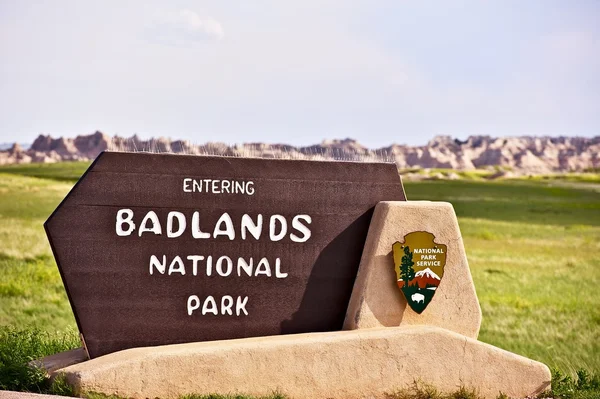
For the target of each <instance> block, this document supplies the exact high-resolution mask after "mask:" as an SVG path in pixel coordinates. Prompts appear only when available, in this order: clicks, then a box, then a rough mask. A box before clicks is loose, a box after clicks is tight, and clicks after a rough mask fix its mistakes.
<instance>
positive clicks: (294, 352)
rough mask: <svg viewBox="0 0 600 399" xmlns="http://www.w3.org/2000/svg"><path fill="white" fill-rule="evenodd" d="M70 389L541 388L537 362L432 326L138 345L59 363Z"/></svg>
mask: <svg viewBox="0 0 600 399" xmlns="http://www.w3.org/2000/svg"><path fill="white" fill-rule="evenodd" d="M56 373H64V374H65V376H66V377H67V380H68V381H69V382H70V383H71V384H73V385H74V387H75V389H76V391H78V392H86V391H95V392H100V393H104V394H107V395H110V394H117V395H119V396H124V397H133V398H154V397H160V398H165V399H166V398H176V397H178V396H179V395H182V394H190V393H197V394H208V393H220V394H227V393H245V394H251V395H265V394H270V393H272V392H273V391H279V392H281V393H284V394H286V395H289V396H290V397H292V398H332V399H333V398H344V399H348V398H383V397H385V394H386V393H391V392H394V391H396V390H397V389H400V388H404V387H406V386H408V385H410V384H412V383H413V381H414V380H421V381H423V382H426V383H431V384H433V385H434V386H435V387H437V388H438V389H441V390H444V391H450V390H455V389H457V388H459V387H460V386H466V387H475V388H477V389H478V390H479V392H480V394H481V395H483V396H484V397H486V398H494V399H495V398H496V397H497V395H498V394H499V392H504V393H506V394H507V395H509V396H511V397H523V396H526V395H532V394H536V393H538V392H541V391H543V390H545V389H546V388H547V387H549V384H550V371H549V370H548V368H547V367H546V366H545V365H543V364H542V363H538V362H535V361H533V360H530V359H526V358H524V357H521V356H518V355H515V354H513V353H510V352H507V351H504V350H502V349H499V348H496V347H493V346H491V345H488V344H484V343H482V342H478V341H476V340H474V339H471V338H467V337H464V336H462V335H460V334H457V333H454V332H452V331H449V330H445V329H442V328H439V327H432V326H405V327H388V328H376V329H363V330H354V331H339V332H329V333H312V334H298V335H284V336H273V337H260V338H246V339H237V340H229V341H216V342H200V343H190V344H181V345H169V346H159V347H146V348H135V349H129V350H124V351H121V352H116V353H112V354H109V355H106V356H102V357H99V358H96V359H93V360H89V361H86V362H83V363H80V364H76V365H73V366H69V367H66V368H64V369H61V370H58V371H57V372H56Z"/></svg>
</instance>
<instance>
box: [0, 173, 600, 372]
mask: <svg viewBox="0 0 600 399" xmlns="http://www.w3.org/2000/svg"><path fill="white" fill-rule="evenodd" d="M85 166H87V164H85V163H68V164H54V165H26V166H20V167H0V326H2V325H4V326H6V325H13V326H15V325H18V326H20V327H26V326H34V327H39V328H41V329H42V330H44V331H50V332H55V331H64V330H65V329H66V328H72V329H74V328H75V321H74V318H73V315H72V312H71V309H70V306H69V304H68V301H67V297H66V294H65V293H64V289H63V286H62V282H61V280H60V276H59V274H58V271H57V269H56V265H55V263H54V260H53V258H52V256H51V252H50V248H49V246H48V244H47V239H46V236H45V234H44V231H43V227H42V225H43V222H44V220H45V219H46V218H47V217H48V216H49V215H50V213H51V212H52V211H53V210H54V208H55V207H56V206H57V205H58V203H59V202H60V201H61V200H62V198H63V197H64V196H65V195H66V193H67V192H68V190H69V189H70V188H71V187H72V185H73V183H74V181H75V180H73V179H72V178H73V176H78V175H79V174H81V173H83V171H84V170H85ZM36 168H37V169H39V170H36ZM78 168H79V169H78ZM31 176H43V177H44V178H36V177H31ZM69 176H71V177H70V178H69V179H71V180H70V181H67V180H69V179H67V178H68V177H69ZM598 187H600V186H598V185H597V184H589V182H584V183H579V182H576V181H570V182H565V181H561V182H557V181H553V180H543V179H541V180H539V181H538V180H536V179H531V181H529V180H516V181H513V180H504V181H492V182H489V181H485V180H481V179H480V180H477V179H474V180H466V179H465V180H458V181H443V180H441V181H422V182H406V183H405V188H406V192H407V195H408V198H409V199H410V200H417V199H426V200H444V201H450V202H452V203H453V205H454V207H455V210H456V213H457V215H458V218H459V223H460V226H461V230H462V234H463V239H464V241H465V245H466V250H467V255H468V259H469V264H470V267H471V271H472V274H473V279H474V281H475V286H476V289H477V293H478V297H479V301H480V303H481V307H482V311H483V324H482V328H481V332H480V339H481V340H482V341H484V342H488V343H490V344H492V345H495V346H498V347H501V348H504V349H507V350H510V351H513V352H516V353H519V354H521V355H524V356H527V357H530V358H532V359H535V360H539V361H542V362H544V363H546V364H547V365H549V366H550V367H552V368H556V369H558V370H561V372H563V373H565V374H568V375H571V376H574V375H575V372H576V370H578V369H588V370H590V371H592V372H594V373H595V374H599V372H600V346H599V343H600V306H599V305H600V290H598V286H599V283H600V190H599V189H598Z"/></svg>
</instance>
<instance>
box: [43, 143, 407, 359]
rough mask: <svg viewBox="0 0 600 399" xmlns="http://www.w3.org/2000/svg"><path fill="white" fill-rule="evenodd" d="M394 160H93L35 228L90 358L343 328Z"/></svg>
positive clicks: (391, 190) (395, 194) (397, 186)
mask: <svg viewBox="0 0 600 399" xmlns="http://www.w3.org/2000/svg"><path fill="white" fill-rule="evenodd" d="M404 199H405V196H404V191H403V189H402V184H401V182H400V178H399V176H398V173H397V171H396V168H395V165H393V164H375V163H353V162H316V161H300V160H298V161H296V160H275V159H272V160H267V159H247V158H228V157H199V156H185V155H169V154H148V153H115V152H105V153H102V154H100V156H99V157H98V158H97V159H96V161H95V162H94V163H93V164H92V166H90V168H89V169H88V171H87V172H86V173H85V174H84V176H83V177H82V178H81V179H80V180H79V182H78V183H77V184H76V185H75V187H74V188H73V189H72V190H71V192H70V193H69V195H68V196H67V197H66V198H65V199H64V200H63V202H62V203H61V204H60V205H59V207H58V208H57V209H56V210H55V211H54V213H53V214H52V215H51V216H50V218H49V219H48V220H47V221H46V223H45V228H46V232H47V234H48V238H49V240H50V244H51V246H52V250H53V252H54V256H55V258H56V262H57V263H58V267H59V269H60V273H61V276H62V278H63V282H64V285H65V288H66V290H67V294H68V296H69V300H70V302H71V306H72V308H73V311H74V313H75V318H76V320H77V324H78V327H79V330H80V332H81V334H82V337H83V339H84V341H85V344H86V347H87V350H88V353H89V356H90V357H91V358H94V357H97V356H101V355H104V354H107V353H110V352H115V351H118V350H121V349H126V348H131V347H138V346H151V345H163V344H172V343H183V342H193V341H209V340H220V339H231V338H241V337H253V336H265V335H275V334H290V333H300V332H316V331H332V330H339V329H341V327H342V323H343V320H344V315H345V312H346V308H347V305H348V301H349V298H350V294H351V290H352V286H353V284H354V279H355V277H356V272H357V269H358V264H359V261H360V257H361V253H362V249H363V245H364V241H365V238H366V235H367V230H368V228H369V222H370V219H371V214H372V211H373V207H374V206H375V204H377V202H379V201H382V200H404Z"/></svg>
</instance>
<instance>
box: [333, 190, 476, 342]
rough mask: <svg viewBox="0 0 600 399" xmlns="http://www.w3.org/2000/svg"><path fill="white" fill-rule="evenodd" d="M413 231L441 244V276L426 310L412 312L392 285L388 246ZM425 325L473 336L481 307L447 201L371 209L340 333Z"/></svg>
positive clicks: (474, 335) (457, 229) (400, 204)
mask: <svg viewBox="0 0 600 399" xmlns="http://www.w3.org/2000/svg"><path fill="white" fill-rule="evenodd" d="M414 231H427V232H429V233H433V235H434V236H435V241H436V243H441V244H444V245H446V246H447V256H446V265H445V266H444V276H443V278H442V280H441V282H440V285H439V287H438V288H437V291H436V293H435V295H434V297H433V299H432V301H431V303H430V304H429V305H428V306H427V308H426V309H425V310H424V311H423V313H421V314H417V313H415V312H414V311H412V310H411V309H410V307H408V306H407V303H406V299H405V298H404V295H403V294H402V292H401V291H400V289H398V285H397V284H396V274H395V272H394V260H393V257H392V245H393V244H394V243H395V242H397V241H402V239H403V237H404V236H405V235H406V234H408V233H411V232H414ZM413 324H426V325H431V326H438V327H442V328H446V329H448V330H451V331H455V332H457V333H459V334H462V335H464V336H466V337H470V338H475V339H476V338H477V335H478V333H479V327H480V325H481V308H480V307H479V302H478V301H477V294H476V293H475V285H474V284H473V279H472V278H471V272H470V270H469V263H468V262H467V256H466V254H465V249H464V246H463V241H462V237H461V234H460V229H459V227H458V221H457V219H456V214H455V213H454V208H453V207H452V205H451V204H449V203H447V202H430V201H402V202H400V201H397V202H396V201H394V202H380V203H379V204H378V205H377V206H376V207H375V212H374V214H373V218H372V219H371V226H370V228H369V234H368V237H367V241H366V245H365V249H364V252H363V256H362V260H361V263H360V267H359V269H358V275H357V277H356V282H355V284H354V289H353V291H352V297H351V299H350V304H349V306H348V312H347V313H346V320H345V322H344V329H357V328H372V327H396V326H400V325H413Z"/></svg>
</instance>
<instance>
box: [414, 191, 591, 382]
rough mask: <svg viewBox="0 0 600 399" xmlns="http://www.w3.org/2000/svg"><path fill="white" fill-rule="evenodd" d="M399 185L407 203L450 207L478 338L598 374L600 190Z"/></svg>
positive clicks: (572, 370)
mask: <svg viewBox="0 0 600 399" xmlns="http://www.w3.org/2000/svg"><path fill="white" fill-rule="evenodd" d="M405 188H406V192H407V195H408V197H409V199H412V200H416V199H428V200H446V201H450V202H452V204H453V205H454V208H455V210H456V213H457V215H458V217H459V223H460V227H461V232H462V234H463V239H464V242H465V247H466V251H467V257H468V259H469V265H470V267H471V272H472V274H473V279H474V281H475V287H476V290H477V294H478V297H479V302H480V304H481V307H482V312H483V323H482V326H481V331H480V335H479V339H480V340H482V341H484V342H488V343H490V344H492V345H495V346H498V347H501V348H504V349H507V350H510V351H512V352H515V353H519V354H521V355H524V356H527V357H530V358H532V359H536V360H539V361H542V362H544V363H546V364H547V365H549V366H550V367H553V368H557V369H559V370H562V371H564V372H566V373H569V374H574V373H575V371H576V370H577V369H579V368H586V369H589V370H595V371H596V372H598V371H600V307H599V306H598V305H599V304H600V291H599V290H598V289H597V287H598V284H599V283H600V192H598V191H595V190H592V189H588V188H585V189H578V188H573V187H563V186H558V187H557V186H555V185H552V184H549V183H541V182H532V183H529V182H523V181H517V182H506V181H505V182H468V181H435V182H433V181H431V182H430V181H428V182H419V183H416V182H415V183H412V182H407V183H405Z"/></svg>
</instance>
